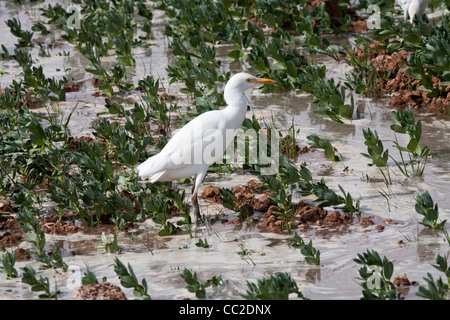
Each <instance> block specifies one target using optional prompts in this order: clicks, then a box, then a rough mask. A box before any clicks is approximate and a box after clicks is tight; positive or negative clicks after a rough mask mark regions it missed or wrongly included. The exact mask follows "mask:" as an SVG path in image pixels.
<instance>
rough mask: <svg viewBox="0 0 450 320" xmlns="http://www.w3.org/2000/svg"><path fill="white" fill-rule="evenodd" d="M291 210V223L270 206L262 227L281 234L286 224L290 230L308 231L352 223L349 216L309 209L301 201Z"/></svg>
mask: <svg viewBox="0 0 450 320" xmlns="http://www.w3.org/2000/svg"><path fill="white" fill-rule="evenodd" d="M292 209H293V210H294V216H293V217H292V220H291V221H286V217H285V216H284V215H283V212H284V210H283V209H281V208H279V207H277V206H271V207H270V208H269V210H268V211H267V212H266V214H265V215H264V220H263V222H262V223H261V225H262V227H264V228H265V229H266V230H267V231H269V232H282V231H283V229H286V226H287V225H288V224H291V227H292V228H300V229H308V228H309V226H311V225H315V226H329V227H339V226H341V225H343V224H347V223H351V222H352V221H353V218H352V217H351V216H349V215H346V214H342V213H340V212H338V211H331V212H328V211H326V210H325V209H323V208H321V207H319V206H315V207H311V205H309V204H308V203H306V202H303V201H300V202H299V203H297V204H294V205H293V207H292Z"/></svg>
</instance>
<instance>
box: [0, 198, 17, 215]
mask: <svg viewBox="0 0 450 320" xmlns="http://www.w3.org/2000/svg"><path fill="white" fill-rule="evenodd" d="M13 205H14V201H11V200H7V199H5V200H0V212H1V213H5V212H15V210H14V207H13Z"/></svg>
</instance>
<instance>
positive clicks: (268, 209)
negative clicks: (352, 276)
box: [202, 180, 373, 233]
mask: <svg viewBox="0 0 450 320" xmlns="http://www.w3.org/2000/svg"><path fill="white" fill-rule="evenodd" d="M259 186H261V183H260V182H258V181H256V180H251V181H249V182H248V183H247V184H245V185H243V186H238V187H236V188H233V189H231V191H232V192H233V194H234V195H235V196H236V203H237V205H238V207H240V208H242V207H243V206H247V208H248V212H249V213H250V214H251V213H253V212H254V211H257V212H262V213H264V217H263V219H262V222H261V224H260V225H261V227H263V228H264V229H265V230H267V231H269V232H278V233H279V232H282V231H283V230H285V229H286V227H287V223H289V224H291V227H292V228H293V229H295V228H301V229H308V228H309V226H311V225H315V226H330V227H339V226H341V225H344V224H348V223H351V222H352V221H353V218H352V217H351V216H349V215H346V214H342V213H340V212H338V211H331V212H328V211H326V210H325V209H323V208H320V207H318V206H315V207H311V205H309V204H307V203H306V202H303V201H300V202H299V203H297V204H294V205H293V210H294V218H293V219H292V221H288V222H287V221H286V220H285V217H284V216H283V214H282V213H283V210H282V209H281V208H279V207H277V206H276V205H275V204H274V202H273V201H271V200H270V199H269V198H270V197H271V196H273V193H272V192H268V191H259V190H258V187H259ZM220 189H221V188H220V187H216V186H207V187H205V188H204V189H203V192H202V198H203V199H206V200H210V201H214V202H217V203H222V197H221V196H220V193H219V190H220ZM258 192H259V193H260V194H261V195H260V196H259V197H256V194H257V193H258ZM363 221H365V223H366V224H373V222H372V221H371V220H370V219H368V218H367V219H363ZM369 221H370V222H369ZM222 222H224V223H228V224H236V223H240V222H242V221H241V220H239V219H233V220H230V221H228V220H226V221H222ZM247 222H248V223H256V222H258V220H256V219H253V220H251V221H247ZM362 225H363V224H362Z"/></svg>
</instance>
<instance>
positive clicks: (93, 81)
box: [91, 77, 105, 88]
mask: <svg viewBox="0 0 450 320" xmlns="http://www.w3.org/2000/svg"><path fill="white" fill-rule="evenodd" d="M91 80H92V85H93V86H94V87H96V88H98V86H99V85H100V83H101V82H105V80H102V79H97V78H94V77H92V78H91Z"/></svg>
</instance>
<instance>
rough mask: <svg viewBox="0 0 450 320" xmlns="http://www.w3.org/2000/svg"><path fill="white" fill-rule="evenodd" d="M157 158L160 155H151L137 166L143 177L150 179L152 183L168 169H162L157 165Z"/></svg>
mask: <svg viewBox="0 0 450 320" xmlns="http://www.w3.org/2000/svg"><path fill="white" fill-rule="evenodd" d="M157 158H158V156H153V157H150V158H148V159H147V160H145V161H144V162H143V163H141V164H140V165H139V166H137V168H136V171H137V172H138V174H139V176H140V177H141V178H142V179H148V180H150V182H151V183H154V182H156V181H158V180H159V179H160V178H161V177H162V176H163V175H164V173H166V170H164V169H162V170H161V168H159V166H157V162H158V161H155V160H157Z"/></svg>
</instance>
